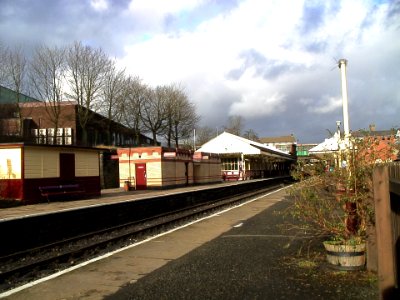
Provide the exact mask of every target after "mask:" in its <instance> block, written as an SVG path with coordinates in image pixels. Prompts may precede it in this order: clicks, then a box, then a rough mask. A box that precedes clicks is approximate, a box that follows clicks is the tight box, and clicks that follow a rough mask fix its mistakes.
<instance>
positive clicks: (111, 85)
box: [100, 61, 125, 145]
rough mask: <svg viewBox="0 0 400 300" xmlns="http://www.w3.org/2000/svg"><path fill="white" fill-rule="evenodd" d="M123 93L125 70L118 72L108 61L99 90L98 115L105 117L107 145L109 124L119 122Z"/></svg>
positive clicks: (109, 135) (108, 141) (108, 142)
mask: <svg viewBox="0 0 400 300" xmlns="http://www.w3.org/2000/svg"><path fill="white" fill-rule="evenodd" d="M124 93H125V70H118V69H117V67H116V65H115V61H110V64H109V65H108V67H107V68H106V70H105V74H104V84H103V86H102V89H101V94H102V95H101V96H102V97H101V98H102V100H101V102H102V105H101V108H100V113H102V114H103V115H105V116H106V117H107V119H106V120H107V122H106V123H107V124H106V132H107V144H108V145H110V144H111V130H112V128H111V124H112V121H115V122H120V121H121V118H122V115H121V110H120V109H118V108H119V103H121V102H122V98H123V97H124Z"/></svg>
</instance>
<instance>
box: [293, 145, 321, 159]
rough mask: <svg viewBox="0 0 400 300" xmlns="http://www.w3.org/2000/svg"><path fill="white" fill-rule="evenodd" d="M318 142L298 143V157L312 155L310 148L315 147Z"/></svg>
mask: <svg viewBox="0 0 400 300" xmlns="http://www.w3.org/2000/svg"><path fill="white" fill-rule="evenodd" d="M317 145H318V144H297V147H296V153H297V158H299V159H300V158H307V157H309V156H310V153H309V151H310V149H312V148H314V147H315V146H317Z"/></svg>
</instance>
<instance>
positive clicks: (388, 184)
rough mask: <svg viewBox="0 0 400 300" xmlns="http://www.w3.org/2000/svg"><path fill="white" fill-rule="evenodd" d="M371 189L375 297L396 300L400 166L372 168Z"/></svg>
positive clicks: (399, 260)
mask: <svg viewBox="0 0 400 300" xmlns="http://www.w3.org/2000/svg"><path fill="white" fill-rule="evenodd" d="M373 185H374V203H375V226H376V246H377V254H378V276H379V295H380V299H384V300H386V299H400V297H399V294H400V293H399V287H400V163H398V162H396V163H391V164H388V165H383V166H378V167H376V168H375V169H374V172H373ZM397 297H399V298H397Z"/></svg>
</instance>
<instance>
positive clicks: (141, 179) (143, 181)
mask: <svg viewBox="0 0 400 300" xmlns="http://www.w3.org/2000/svg"><path fill="white" fill-rule="evenodd" d="M135 174H136V189H137V190H145V189H146V188H147V174H146V164H136V165H135Z"/></svg>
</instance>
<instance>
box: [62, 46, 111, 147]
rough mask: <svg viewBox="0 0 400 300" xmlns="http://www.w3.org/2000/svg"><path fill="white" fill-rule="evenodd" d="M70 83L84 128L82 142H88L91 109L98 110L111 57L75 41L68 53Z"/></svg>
mask: <svg viewBox="0 0 400 300" xmlns="http://www.w3.org/2000/svg"><path fill="white" fill-rule="evenodd" d="M67 65H68V73H69V74H68V80H67V81H68V85H69V88H70V93H69V94H68V96H69V97H71V99H73V100H75V101H76V102H77V103H78V105H77V114H78V119H79V125H80V127H81V129H82V143H83V144H87V125H88V123H89V121H90V120H91V119H92V117H93V116H92V113H91V111H96V110H97V106H96V105H97V104H98V102H97V100H98V99H99V97H100V94H101V89H102V87H103V84H104V77H105V74H106V71H107V69H108V68H109V65H110V59H109V58H108V57H107V55H106V54H105V53H104V52H103V50H101V49H93V48H91V47H89V46H84V45H82V43H81V42H75V43H74V44H73V45H72V46H71V47H70V48H69V49H68V54H67Z"/></svg>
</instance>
